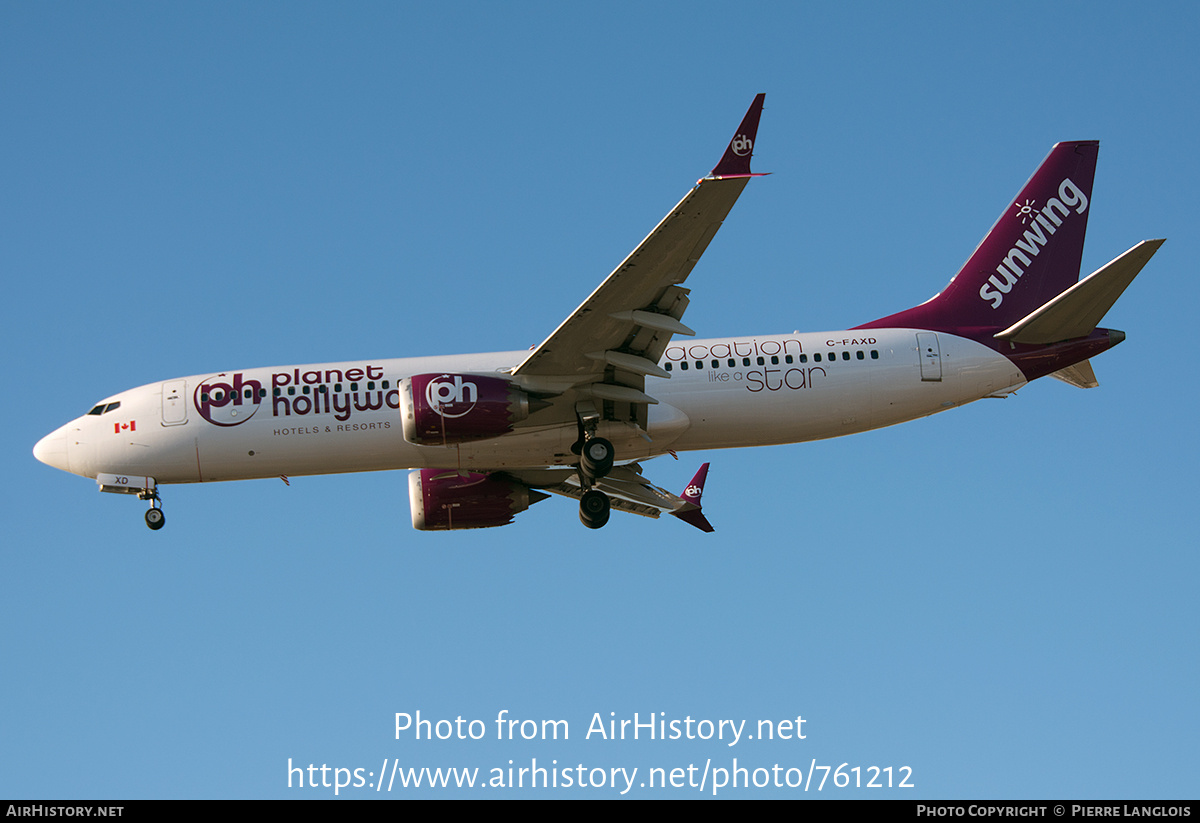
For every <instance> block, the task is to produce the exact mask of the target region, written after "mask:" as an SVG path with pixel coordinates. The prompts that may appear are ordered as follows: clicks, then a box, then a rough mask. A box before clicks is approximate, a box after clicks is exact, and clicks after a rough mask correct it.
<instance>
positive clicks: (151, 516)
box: [138, 489, 167, 532]
mask: <svg viewBox="0 0 1200 823" xmlns="http://www.w3.org/2000/svg"><path fill="white" fill-rule="evenodd" d="M138 498H139V499H141V500H149V501H150V508H149V509H147V510H146V525H147V526H148V527H149V528H150V531H155V532H156V531H158V530H159V529H161V528H162V527H163V526H165V525H167V516H166V515H165V514H164V513H163V510H162V509H161V508H160V507H161V506H162V498H161V497H159V496H158V489H153V490H151V491H145V492H142V493H141V494H139V495H138Z"/></svg>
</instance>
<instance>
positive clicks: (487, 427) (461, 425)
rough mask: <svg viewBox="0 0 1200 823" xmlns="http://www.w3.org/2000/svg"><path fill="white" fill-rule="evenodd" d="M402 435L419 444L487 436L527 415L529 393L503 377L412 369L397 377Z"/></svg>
mask: <svg viewBox="0 0 1200 823" xmlns="http://www.w3.org/2000/svg"><path fill="white" fill-rule="evenodd" d="M400 413H401V415H402V417H403V421H404V439H405V440H407V441H408V442H410V443H416V444H418V445H421V446H443V445H446V444H449V443H463V442H466V441H468V440H486V439H487V438H489V437H499V436H500V435H502V434H507V433H508V432H510V431H512V430H513V424H514V423H516V422H518V421H521V420H524V419H525V418H526V417H528V416H529V395H527V394H525V392H523V391H521V390H520V389H519V388H517V387H516V386H515V385H513V384H512V383H510V382H509V381H507V380H505V379H504V378H502V377H488V376H485V375H478V374H417V375H413V376H412V377H406V378H405V379H404V380H402V381H401V383H400Z"/></svg>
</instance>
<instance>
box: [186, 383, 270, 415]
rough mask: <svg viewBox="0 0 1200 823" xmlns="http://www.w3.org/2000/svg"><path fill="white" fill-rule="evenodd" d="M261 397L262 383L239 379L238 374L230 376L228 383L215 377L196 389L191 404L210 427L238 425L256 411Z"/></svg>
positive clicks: (260, 402)
mask: <svg viewBox="0 0 1200 823" xmlns="http://www.w3.org/2000/svg"><path fill="white" fill-rule="evenodd" d="M263 394H264V392H263V388H262V383H260V382H259V381H257V380H243V379H242V373H241V372H238V373H237V374H235V375H234V376H233V381H232V382H229V381H228V379H227V376H226V375H224V374H218V375H217V376H215V377H210V378H208V379H207V380H204V381H202V382H201V383H200V385H198V386H196V390H195V391H194V392H192V404H193V405H194V406H195V407H196V411H198V412H199V413H200V416H201V417H203V418H204V419H205V420H207V421H208V422H209V423H212V424H213V425H214V426H240V425H241V424H242V423H245V422H246V421H247V420H249V419H250V418H251V417H253V416H254V414H255V412H257V411H258V409H259V406H260V405H261V404H262V398H263Z"/></svg>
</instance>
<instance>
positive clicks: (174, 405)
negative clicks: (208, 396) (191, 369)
mask: <svg viewBox="0 0 1200 823" xmlns="http://www.w3.org/2000/svg"><path fill="white" fill-rule="evenodd" d="M186 422H187V381H186V380H171V381H169V382H167V383H163V387H162V424H163V425H164V426H181V425H183V424H184V423H186Z"/></svg>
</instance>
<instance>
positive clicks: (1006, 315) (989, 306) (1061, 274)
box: [858, 140, 1100, 336]
mask: <svg viewBox="0 0 1200 823" xmlns="http://www.w3.org/2000/svg"><path fill="white" fill-rule="evenodd" d="M1099 149H1100V144H1099V142H1098V141H1095V140H1081V141H1075V142H1070V143H1059V144H1058V145H1056V146H1055V147H1054V148H1053V149H1051V151H1050V155H1049V156H1048V157H1047V158H1046V159H1045V160H1044V161H1043V162H1042V165H1041V166H1039V167H1038V170H1037V171H1035V172H1034V173H1033V177H1031V178H1029V182H1028V183H1026V184H1025V186H1024V187H1023V188H1022V189H1021V191H1020V193H1019V194H1018V195H1017V196H1016V198H1015V199H1014V200H1013V202H1012V204H1011V205H1009V207H1008V208H1007V209H1005V210H1004V213H1003V214H1001V215H1000V219H999V220H997V221H996V224H995V225H994V226H993V227H992V230H991V231H990V232H988V234H987V236H986V237H984V239H983V242H981V243H980V244H979V247H978V248H976V249H975V253H974V254H972V255H971V257H970V259H968V260H967V262H966V265H964V266H963V267H962V269H961V270H960V271H959V272H958V274H956V275H955V276H954V279H953V280H951V281H950V284H949V285H948V286H946V288H945V289H944V290H943V291H942V293H941V294H939V295H938V296H937V297H935V298H933V299H932V300H930V301H928V302H926V303H922V304H921V305H919V306H917V307H915V308H912V309H908V310H906V311H902V312H899V313H897V314H893V315H889V316H888V317H884V318H881V319H879V320H875V321H873V322H871V323H866V324H864V325H862V326H858V328H887V327H891V328H918V329H932V330H935V331H947V332H954V333H959V334H964V335H966V336H977V335H979V334H982V333H984V332H986V331H987V330H989V329H990V330H991V332H990V333H992V334H994V333H995V332H996V331H998V330H999V329H1004V328H1007V327H1008V326H1010V325H1012V324H1013V323H1015V322H1017V321H1018V320H1020V319H1021V318H1023V317H1025V316H1026V315H1028V314H1029V313H1030V312H1032V311H1033V310H1035V309H1037V308H1038V307H1039V306H1042V305H1044V304H1045V303H1047V302H1048V301H1049V300H1051V299H1053V298H1054V297H1056V296H1057V295H1059V294H1061V293H1062V292H1064V291H1065V290H1066V289H1068V288H1070V287H1071V286H1072V285H1073V284H1074V283H1075V282H1076V281H1077V280H1078V279H1079V265H1080V261H1081V260H1082V258H1083V238H1084V234H1085V233H1086V231H1087V218H1088V212H1089V208H1090V204H1091V199H1092V181H1093V179H1094V178H1095V175H1096V156H1097V154H1098V152H1099ZM989 336H990V334H989Z"/></svg>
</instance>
